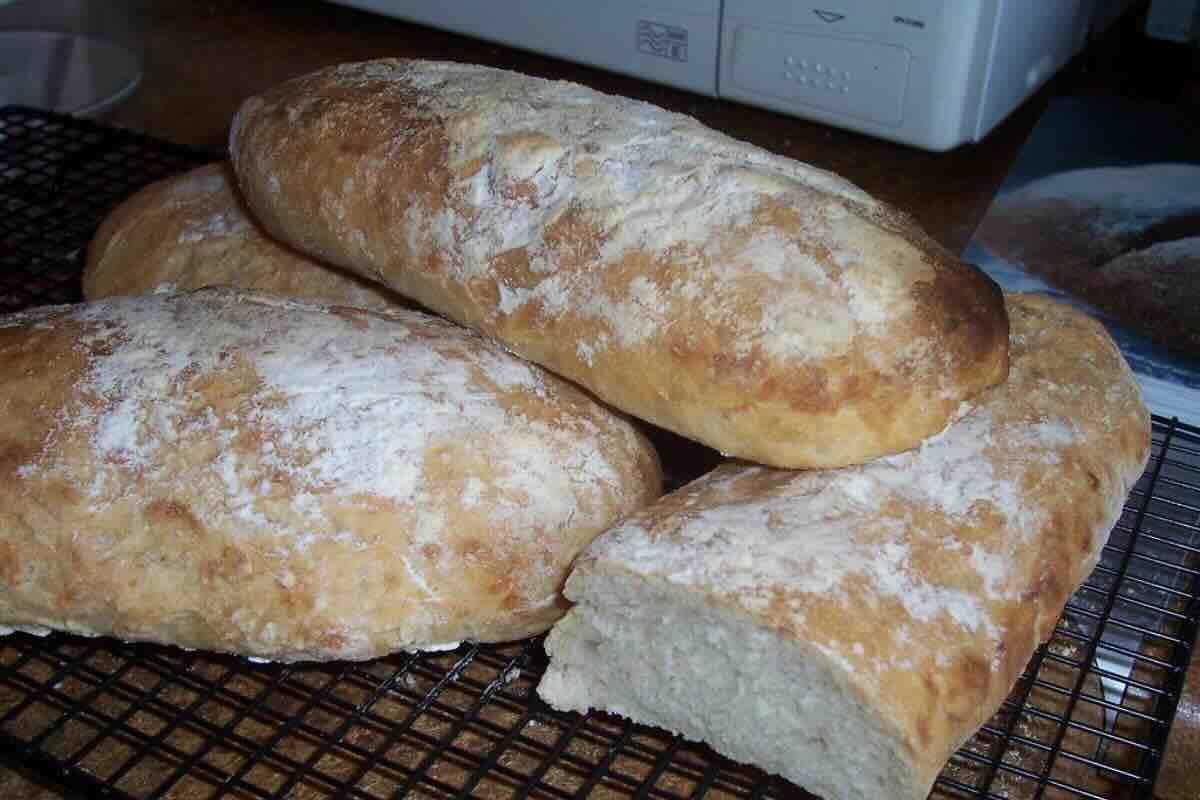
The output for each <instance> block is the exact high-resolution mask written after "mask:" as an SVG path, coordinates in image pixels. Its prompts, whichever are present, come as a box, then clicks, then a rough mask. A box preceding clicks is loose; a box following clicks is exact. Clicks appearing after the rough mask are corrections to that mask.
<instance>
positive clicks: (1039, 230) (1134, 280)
mask: <svg viewBox="0 0 1200 800" xmlns="http://www.w3.org/2000/svg"><path fill="white" fill-rule="evenodd" d="M975 239H976V241H978V242H979V243H980V244H981V245H983V247H984V248H985V249H986V250H987V251H989V252H990V253H991V254H992V255H994V256H996V257H998V258H1000V259H1002V260H1003V261H1006V262H1008V263H1009V264H1010V265H1012V266H1015V267H1018V268H1020V269H1022V270H1024V271H1026V272H1028V273H1030V274H1032V275H1036V276H1038V277H1040V278H1042V279H1044V280H1045V281H1046V282H1047V283H1048V284H1050V285H1051V286H1053V287H1054V288H1056V289H1061V290H1063V291H1065V292H1067V293H1069V294H1070V295H1072V296H1074V297H1076V298H1078V299H1080V300H1084V301H1086V302H1087V303H1089V304H1091V305H1093V306H1095V307H1096V308H1098V309H1099V310H1100V311H1102V312H1104V313H1105V314H1106V315H1108V316H1109V317H1111V318H1112V319H1114V320H1117V321H1119V322H1120V323H1122V324H1123V325H1124V326H1126V327H1127V328H1128V329H1130V330H1132V331H1137V332H1138V333H1140V334H1141V335H1143V336H1145V337H1147V338H1149V339H1151V340H1153V341H1156V342H1158V343H1159V344H1162V345H1164V346H1166V347H1169V348H1172V349H1174V350H1178V351H1181V352H1184V353H1188V354H1190V355H1193V356H1195V355H1200V164H1178V163H1159V164H1138V165H1133V166H1120V167H1096V168H1088V169H1076V170H1069V171H1066V172H1058V173H1053V174H1050V175H1047V176H1044V177H1041V178H1038V179H1035V180H1032V181H1030V182H1029V183H1027V184H1024V185H1023V186H1020V187H1017V188H1015V189H1013V190H1011V191H1007V192H1005V193H1004V194H1002V195H1001V196H1000V197H998V198H997V200H996V202H995V203H994V204H993V205H992V207H991V208H990V209H989V210H988V213H987V216H986V217H984V219H983V222H981V223H980V226H979V230H978V231H976V234H975Z"/></svg>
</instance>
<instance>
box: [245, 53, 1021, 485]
mask: <svg viewBox="0 0 1200 800" xmlns="http://www.w3.org/2000/svg"><path fill="white" fill-rule="evenodd" d="M230 140H231V141H230V151H231V155H232V159H233V162H234V169H235V171H236V173H237V176H238V181H239V184H240V186H241V188H242V190H243V193H244V195H245V197H246V200H247V203H248V204H249V206H250V207H251V208H252V209H253V211H254V213H255V216H256V218H257V219H258V220H259V221H260V222H261V223H262V224H263V225H264V226H265V227H266V228H267V230H268V231H270V232H271V233H272V234H273V235H275V236H277V237H278V238H280V239H282V240H284V241H287V242H289V243H290V244H292V245H293V246H295V247H296V248H298V249H300V250H302V251H304V252H306V253H309V254H310V255H313V256H315V257H317V258H320V259H322V260H324V261H328V262H330V263H333V264H337V265H339V266H341V267H344V268H346V269H348V270H352V271H354V272H357V273H360V274H362V275H364V276H367V277H369V278H371V279H373V280H377V281H380V282H382V283H386V284H387V285H389V286H391V287H392V288H394V289H396V290H397V291H399V292H401V293H402V294H404V295H406V296H409V297H412V298H414V299H416V300H417V301H418V302H419V303H421V304H422V305H424V306H425V307H427V308H430V309H433V310H434V311H437V312H438V313H440V314H444V315H445V316H447V317H449V318H451V319H453V320H455V321H457V322H460V323H462V324H465V325H468V326H471V327H474V328H476V329H478V330H479V331H481V332H483V333H484V334H485V335H487V336H489V337H493V338H495V339H498V340H499V341H501V342H503V343H504V344H505V346H507V347H508V348H509V349H511V350H512V351H513V352H515V353H517V354H518V355H520V356H522V357H525V358H528V359H530V360H532V361H535V362H537V363H539V364H542V365H543V366H545V367H548V368H549V369H551V370H553V371H555V372H557V373H559V374H560V375H563V376H565V377H567V378H570V379H571V380H573V381H575V382H577V383H579V384H581V385H582V386H584V387H586V388H588V389H589V390H591V391H592V392H594V393H595V394H596V395H597V396H599V397H600V398H601V399H603V400H605V401H607V402H608V403H610V404H611V405H613V406H616V407H618V408H620V409H623V410H625V411H627V412H629V413H631V414H633V415H635V416H638V417H641V418H642V419H645V420H648V421H650V422H653V423H655V424H657V425H659V426H661V427H663V428H667V429H669V430H673V431H675V432H677V433H680V434H682V435H684V436H687V437H689V438H691V439H694V440H697V441H700V442H702V443H704V444H707V445H709V446H711V447H713V448H715V449H717V450H720V451H722V452H724V453H727V454H732V455H736V456H739V457H742V458H746V459H752V460H755V461H759V462H763V463H767V464H772V465H776V466H785V467H812V466H841V465H844V464H849V463H857V462H861V461H865V460H868V459H870V458H873V457H876V456H879V455H882V454H886V453H895V452H900V451H903V450H906V449H908V448H911V447H914V446H915V445H917V444H918V443H919V442H920V441H921V440H922V439H924V438H925V437H927V436H930V435H932V434H934V433H937V432H938V431H940V430H941V429H942V428H943V427H945V425H946V423H947V422H948V420H949V419H950V418H951V416H952V415H953V414H954V413H955V412H956V411H957V409H958V408H959V406H960V404H961V403H962V401H963V400H965V399H967V398H970V397H972V396H974V395H975V394H976V393H978V392H980V391H981V390H983V389H984V388H986V387H988V386H991V385H994V384H996V383H998V382H999V381H1001V380H1003V378H1004V375H1005V371H1006V368H1007V343H1008V338H1007V332H1008V328H1007V320H1006V318H1005V316H1004V306H1003V301H1002V299H1001V296H1000V292H999V290H998V289H997V287H996V286H995V285H994V284H992V283H991V281H990V280H989V279H988V278H986V277H985V276H984V275H983V274H981V273H980V272H979V271H977V270H976V269H974V268H973V267H970V266H968V265H966V264H963V263H962V262H960V261H958V260H957V259H955V258H954V257H953V256H951V255H950V254H949V253H947V252H946V251H945V250H944V249H942V248H941V247H939V246H938V245H937V244H936V243H935V242H933V241H931V240H930V239H929V237H927V236H926V235H925V234H924V233H922V232H921V231H920V230H919V229H918V228H917V226H916V225H915V224H914V223H913V222H912V221H911V220H910V219H908V218H907V217H905V216H904V215H902V214H900V213H898V212H896V211H895V210H893V209H891V208H888V207H886V206H885V205H883V204H882V203H879V202H877V201H875V200H874V199H872V198H871V197H869V196H868V195H867V194H865V193H864V192H862V191H861V190H859V189H858V188H856V187H855V186H853V185H851V184H849V183H848V182H846V181H844V180H842V179H841V178H839V177H837V176H835V175H832V174H830V173H828V172H824V171H822V170H819V169H816V168H814V167H811V166H808V165H806V164H801V163H798V162H796V161H792V160H790V159H787V158H782V157H779V156H776V155H773V154H771V153H768V152H766V151H763V150H761V149H759V148H756V147H753V146H751V145H748V144H746V143H743V142H739V141H735V140H733V139H730V138H728V137H726V136H724V135H722V134H720V133H717V132H715V131H713V130H711V129H709V128H706V127H705V126H703V125H701V124H700V123H699V122H697V121H696V120H694V119H692V118H690V117H686V116H683V115H680V114H674V113H669V112H667V111H665V110H663V109H661V108H658V107H656V106H652V105H649V104H646V103H641V102H635V101H633V100H629V99H624V98H620V97H612V96H608V95H603V94H600V93H598V92H595V91H592V90H589V89H587V88H584V87H582V86H578V85H575V84H570V83H563V82H552V81H547V80H540V79H537V78H532V77H527V76H524V75H519V74H515V73H512V72H506V71H502V70H496V69H490V68H486V67H480V66H471V65H460V64H450V63H434V62H425V61H409V60H381V61H373V62H367V63H361V64H348V65H340V66H336V67H331V68H328V69H324V70H321V71H318V72H316V73H313V74H310V75H307V76H304V77H301V78H297V79H294V80H291V81H289V82H286V83H284V84H281V85H279V86H277V87H275V88H273V89H271V90H269V91H267V92H265V93H264V94H262V95H259V96H257V97H253V98H251V99H249V100H247V101H246V102H245V103H244V104H243V106H242V107H241V108H240V109H239V111H238V113H237V116H236V117H235V119H234V123H233V126H232V129H231V132H230Z"/></svg>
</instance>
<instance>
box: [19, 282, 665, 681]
mask: <svg viewBox="0 0 1200 800" xmlns="http://www.w3.org/2000/svg"><path fill="white" fill-rule="evenodd" d="M0 375H3V376H4V380H3V382H0V625H3V626H8V627H10V628H21V629H27V630H39V629H46V628H52V629H61V630H66V631H71V632H76V633H84V634H110V635H113V636H117V637H121V638H123V639H130V640H150V641H156V642H165V643H168V644H177V645H182V646H185V647H191V648H204V649H210V650H220V651H227V652H232V653H240V654H243V655H247V656H254V657H258V658H266V659H273V660H281V661H288V660H299V659H363V658H370V657H374V656H378V655H381V654H384V653H387V652H389V651H393V650H399V649H423V648H430V647H442V646H447V645H451V644H454V643H457V642H458V641H459V640H464V639H470V640H481V641H495V640H507V639H514V638H519V637H524V636H528V635H531V634H534V633H537V632H539V631H542V630H545V629H546V628H547V627H548V626H549V625H550V624H551V623H552V622H554V621H555V620H556V619H558V618H559V617H560V616H561V614H562V613H563V610H564V609H565V602H564V601H563V600H562V598H561V595H560V590H561V585H562V581H563V579H564V578H565V575H566V571H567V567H568V565H569V564H570V563H571V561H572V559H573V558H574V556H575V555H576V554H577V553H578V551H579V549H580V548H582V547H583V546H584V545H585V544H587V542H588V541H590V540H591V539H592V538H593V537H594V536H595V535H596V534H598V533H599V532H601V531H602V530H604V529H605V528H607V527H609V526H611V525H612V524H613V523H614V522H615V521H616V520H617V519H619V518H620V517H622V516H623V515H625V514H627V513H629V512H630V511H632V510H633V509H635V508H637V507H639V506H640V505H642V504H644V503H645V502H647V501H648V500H649V499H651V498H652V497H654V496H655V495H656V493H657V492H658V489H659V473H658V463H657V458H656V455H655V453H654V452H653V450H652V449H651V448H650V446H649V445H648V443H647V442H646V441H645V440H644V438H643V437H642V436H641V435H640V434H639V433H638V431H637V430H636V429H635V428H634V427H633V425H632V424H631V423H630V422H629V421H628V420H626V419H625V418H623V417H619V416H617V415H616V414H614V413H613V412H611V411H609V410H608V409H606V408H604V407H602V406H601V405H599V404H598V403H596V402H595V401H594V400H592V399H591V398H590V397H589V396H587V395H585V394H584V393H583V392H581V391H579V390H578V389H576V388H575V387H573V386H571V385H570V384H568V383H566V382H565V381H563V380H561V379H559V378H557V377H555V376H552V375H549V374H548V373H546V372H545V371H544V370H542V369H540V368H538V367H535V366H533V365H531V364H528V363H526V362H523V361H520V360H519V359H517V358H515V357H513V356H511V355H509V354H508V353H505V352H504V351H503V350H501V349H499V348H498V347H495V346H493V345H491V344H489V343H487V342H485V341H484V340H482V339H481V338H479V337H478V336H477V335H476V334H474V333H471V332H469V331H466V330H465V329H463V328H460V327H458V326H455V325H452V324H451V323H448V322H445V321H442V320H439V319H436V318H433V317H430V316H428V315H424V314H419V313H416V312H407V311H397V312H394V313H389V314H384V313H373V312H369V311H364V310H360V309H352V308H348V307H338V306H326V305H316V304H308V303H302V302H299V301H293V300H287V299H283V298H279V297H276V296H271V295H267V294H262V293H251V292H241V291H235V290H231V289H206V290H200V291H197V292H194V293H189V294H178V295H168V294H151V295H144V296H138V297H122V298H113V299H109V300H104V301H98V302H95V303H92V304H85V305H79V306H56V307H47V308H42V309H36V310H31V311H28V312H24V313H19V314H15V315H10V316H7V317H0Z"/></svg>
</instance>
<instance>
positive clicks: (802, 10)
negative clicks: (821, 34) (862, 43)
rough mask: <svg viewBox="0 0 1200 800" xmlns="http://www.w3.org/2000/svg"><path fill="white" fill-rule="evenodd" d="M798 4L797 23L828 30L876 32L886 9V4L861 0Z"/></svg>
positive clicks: (837, 31) (794, 18) (813, 0)
mask: <svg viewBox="0 0 1200 800" xmlns="http://www.w3.org/2000/svg"><path fill="white" fill-rule="evenodd" d="M798 6H799V7H798V8H796V10H795V12H793V20H794V21H795V23H796V24H798V25H803V26H804V27H806V28H812V29H813V30H814V31H816V30H820V31H825V32H827V33H867V34H875V33H879V30H880V28H881V27H883V23H884V21H885V18H886V12H887V4H886V3H864V2H862V0H812V2H809V3H803V4H798Z"/></svg>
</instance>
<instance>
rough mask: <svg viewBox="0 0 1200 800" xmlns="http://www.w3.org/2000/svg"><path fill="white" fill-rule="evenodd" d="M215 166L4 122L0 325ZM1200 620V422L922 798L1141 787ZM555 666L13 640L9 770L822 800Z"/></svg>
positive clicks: (172, 151)
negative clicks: (589, 701) (600, 704)
mask: <svg viewBox="0 0 1200 800" xmlns="http://www.w3.org/2000/svg"><path fill="white" fill-rule="evenodd" d="M212 158H213V156H212V155H211V154H206V153H201V152H196V151H193V150H188V149H186V148H182V147H178V146H174V145H171V144H168V143H164V142H160V141H157V140H153V139H149V138H146V137H143V136H138V135H136V134H132V133H129V132H125V131H118V130H115V129H111V128H107V127H104V126H101V125H97V124H94V123H91V122H86V121H81V120H75V119H71V118H67V117H62V116H58V115H53V114H47V113H45V112H40V111H32V110H29V109H22V108H12V107H9V108H4V109H0V313H7V312H11V311H16V310H19V309H21V308H25V307H29V306H34V305H42V304H48V303H63V302H74V301H77V300H78V299H79V297H80V289H79V278H80V269H81V264H82V259H83V255H84V253H85V251H86V245H87V242H88V241H89V239H90V237H91V235H92V233H93V231H94V230H95V227H96V225H98V224H99V222H100V221H101V220H102V219H103V218H104V216H105V215H106V214H107V213H108V212H109V211H110V210H111V209H112V208H113V207H114V206H115V205H116V204H118V203H119V202H120V201H121V200H122V199H124V198H125V197H127V196H128V195H130V194H131V193H133V192H134V191H135V190H136V189H138V188H140V187H141V186H143V185H146V184H148V183H150V182H152V181H154V180H158V179H160V178H163V177H166V176H168V175H171V174H174V173H177V172H180V171H182V170H184V169H186V168H189V167H192V166H195V165H198V164H200V163H203V162H205V161H208V160H211V159H212ZM0 379H2V376H0ZM672 455H674V458H675V461H674V462H672V461H671V459H672ZM681 459H682V461H681ZM664 460H665V461H668V463H667V467H668V472H669V473H670V474H672V475H673V476H674V477H675V479H676V480H677V481H678V480H683V479H685V478H687V477H688V476H689V473H692V474H694V473H696V472H697V471H698V470H700V469H702V468H703V467H707V466H708V464H704V463H703V461H704V457H703V456H702V455H698V454H697V452H696V451H695V450H694V449H693V450H688V449H676V450H674V451H668V452H664ZM1198 620H1200V429H1197V428H1194V427H1190V426H1187V425H1183V424H1179V423H1178V422H1175V421H1169V420H1165V419H1160V418H1155V420H1154V429H1153V452H1152V457H1151V461H1150V464H1149V466H1148V468H1147V470H1146V473H1145V474H1144V475H1143V477H1142V478H1141V480H1140V481H1139V482H1138V483H1137V485H1136V486H1135V488H1134V489H1133V491H1132V492H1131V494H1130V496H1129V498H1128V501H1127V502H1126V505H1125V509H1124V513H1123V514H1122V516H1121V518H1120V520H1119V522H1118V523H1117V525H1116V527H1115V529H1114V530H1113V533H1112V536H1111V537H1110V541H1109V544H1108V546H1107V547H1106V548H1105V551H1104V554H1103V557H1102V560H1101V562H1100V565H1099V566H1098V567H1097V568H1096V570H1095V572H1094V573H1093V574H1092V575H1091V577H1090V578H1089V579H1088V581H1087V582H1086V584H1085V585H1084V586H1083V587H1082V588H1081V589H1080V590H1079V591H1078V592H1077V593H1076V595H1075V596H1074V598H1073V599H1072V600H1071V602H1070V603H1069V605H1068V607H1067V609H1066V611H1065V612H1064V614H1063V616H1062V618H1061V620H1060V621H1059V624H1058V626H1057V628H1056V630H1055V632H1054V635H1053V637H1052V638H1051V640H1050V641H1049V642H1048V643H1047V644H1046V645H1044V646H1043V647H1042V648H1041V649H1039V650H1038V652H1037V653H1036V655H1035V656H1034V658H1033V659H1032V660H1031V662H1030V664H1029V666H1028V667H1027V669H1026V671H1025V674H1024V675H1023V677H1022V678H1021V679H1020V680H1019V681H1018V682H1017V685H1016V686H1015V688H1014V690H1013V692H1012V693H1011V695H1010V697H1009V698H1008V700H1007V701H1006V702H1005V704H1004V705H1003V707H1002V708H1001V709H1000V710H999V711H998V712H997V714H996V715H995V716H994V718H993V719H992V720H991V721H990V722H989V723H988V724H986V725H985V726H984V727H983V728H982V729H981V730H980V731H979V732H978V734H976V735H975V736H974V737H973V738H972V739H971V740H970V741H968V742H967V743H966V745H964V747H963V748H962V749H961V750H959V752H958V753H957V754H955V755H954V756H953V757H952V758H951V760H950V761H949V763H948V764H947V765H946V768H945V770H944V771H943V773H942V775H941V777H940V778H939V779H938V781H937V783H936V785H935V787H934V790H933V796H934V797H940V798H992V799H996V798H1094V799H1097V798H1114V799H1116V798H1122V799H1123V798H1149V797H1151V796H1152V789H1153V782H1154V777H1155V775H1156V772H1157V769H1158V766H1159V763H1160V761H1161V759H1162V754H1163V748H1164V743H1165V741H1166V736H1167V733H1168V730H1169V726H1170V723H1171V720H1172V717H1173V715H1174V711H1175V706H1176V704H1177V702H1178V700H1179V696H1180V690H1181V687H1182V683H1183V680H1184V676H1185V671H1186V667H1187V664H1188V662H1189V659H1190V657H1191V649H1192V647H1193V645H1194V642H1195V639H1196V630H1197V622H1198ZM544 667H545V655H544V653H543V651H542V647H541V642H540V640H537V639H535V640H530V641H525V642H517V643H512V644H506V645H488V646H480V645H464V646H463V647H461V648H459V649H458V650H455V651H452V652H444V653H425V654H396V655H394V656H391V657H388V658H382V659H378V660H375V661H371V662H365V663H335V664H302V665H274V664H256V663H251V662H249V661H247V660H244V659H239V658H235V657H228V656H221V655H214V654H208V653H199V652H185V651H182V650H178V649H175V648H169V647H157V646H151V645H129V644H123V643H121V642H117V641H113V640H110V639H106V638H96V639H82V638H78V637H71V636H65V635H60V634H51V635H50V636H47V637H44V638H38V637H33V636H29V635H26V634H21V633H15V634H11V635H9V636H7V637H3V638H0V764H4V765H7V766H9V767H10V768H12V769H15V770H19V771H20V773H21V774H22V775H23V776H26V777H29V778H31V779H33V780H35V781H37V782H39V783H42V784H45V785H46V786H47V787H50V789H51V790H52V791H55V792H57V793H61V794H62V795H63V796H67V797H80V796H83V797H102V798H139V800H141V799H143V798H144V799H152V798H178V799H179V800H192V798H196V799H197V800H198V799H199V798H285V797H286V798H299V799H300V800H309V798H312V799H314V800H315V799H316V798H333V797H338V798H343V797H345V798H387V797H429V798H446V797H483V798H502V797H503V798H510V797H511V798H516V797H531V798H573V797H600V798H609V797H612V798H623V797H638V798H698V797H706V798H727V797H728V798H735V797H736V798H759V797H761V798H801V797H808V796H809V795H807V794H806V793H804V791H803V790H802V789H800V788H798V787H795V786H792V785H791V784H788V783H786V782H784V781H782V780H779V779H777V778H773V777H770V776H767V775H764V774H762V773H761V772H759V771H757V770H755V769H753V768H751V767H746V766H743V765H738V764H734V763H732V762H730V761H728V760H725V759H723V758H722V757H720V756H719V755H717V754H716V753H714V752H712V751H711V750H710V749H708V748H707V747H705V746H704V745H701V744H696V743H693V742H688V741H685V740H683V739H681V738H679V737H676V736H673V735H671V734H669V733H666V732H663V731H660V730H656V729H653V728H647V727H643V726H639V725H634V724H632V723H630V722H628V721H626V720H623V719H620V718H617V717H612V716H609V715H605V714H600V713H593V714H589V715H586V716H581V715H577V714H564V713H559V712H556V711H554V710H553V709H551V708H549V707H548V706H546V705H545V704H544V703H542V702H541V701H540V700H539V699H538V698H537V696H536V693H535V691H534V690H535V687H536V685H537V682H538V680H539V678H540V676H541V674H542V671H543V669H544ZM0 788H2V787H0Z"/></svg>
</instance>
